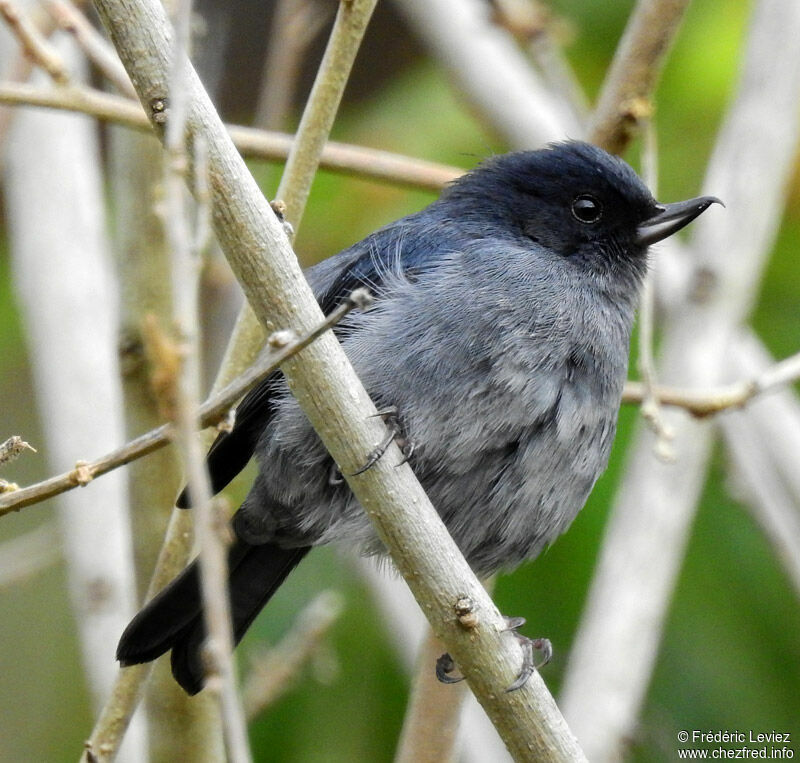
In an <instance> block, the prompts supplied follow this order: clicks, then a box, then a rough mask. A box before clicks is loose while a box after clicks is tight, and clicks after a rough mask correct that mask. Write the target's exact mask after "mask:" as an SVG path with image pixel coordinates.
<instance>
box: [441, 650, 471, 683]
mask: <svg viewBox="0 0 800 763" xmlns="http://www.w3.org/2000/svg"><path fill="white" fill-rule="evenodd" d="M455 669H456V663H455V662H454V660H453V658H452V657H451V656H450V654H449V652H445V653H444V654H443V655H442V656H441V657H439V659H438V660H436V678H437V679H438V680H439V682H440V683H443V684H457V683H458V682H459V681H463V680H464V676H451V675H450V674H451V673H452V672H453V671H454V670H455Z"/></svg>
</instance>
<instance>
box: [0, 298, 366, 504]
mask: <svg viewBox="0 0 800 763" xmlns="http://www.w3.org/2000/svg"><path fill="white" fill-rule="evenodd" d="M368 304H369V297H368V295H366V294H365V292H364V291H362V290H359V291H355V292H353V293H352V294H351V295H350V299H349V300H348V301H346V302H343V303H342V304H341V305H340V306H339V307H337V308H336V309H335V310H334V311H333V312H331V314H330V315H329V316H328V317H327V318H326V319H325V320H324V321H323V322H322V323H320V324H319V325H318V326H317V327H316V328H314V329H313V330H311V331H309V332H308V333H307V334H306V335H305V336H303V337H302V338H300V339H298V340H296V341H294V342H290V343H289V344H283V346H281V348H280V349H279V350H278V351H276V352H274V353H270V354H269V355H267V356H266V357H265V358H264V359H263V360H262V361H261V362H259V363H256V364H255V365H254V366H252V367H251V368H249V369H248V370H247V371H245V372H244V373H243V374H242V375H241V376H239V377H237V378H236V379H235V380H234V381H232V382H231V383H230V384H229V385H227V386H226V387H225V388H224V389H222V390H220V391H219V392H218V393H217V394H215V395H214V396H213V397H212V398H210V399H209V400H207V401H206V402H205V403H203V405H201V406H200V408H199V410H198V411H197V416H196V418H197V422H198V426H199V427H200V428H201V429H202V428H205V427H210V426H216V425H217V424H219V423H220V422H221V421H222V420H223V419H224V418H225V417H226V416H227V414H228V411H229V410H230V409H231V408H232V407H233V406H234V405H235V404H236V402H237V401H238V400H239V398H241V397H242V395H243V394H244V393H245V392H247V391H248V390H249V389H251V388H252V387H254V386H255V385H256V384H258V383H259V382H260V381H262V380H264V379H266V378H267V377H268V376H269V375H270V374H272V373H274V372H275V371H276V370H277V369H278V368H279V367H280V365H281V364H282V363H284V362H285V361H286V360H287V359H289V358H291V357H292V356H293V355H295V354H296V353H298V352H300V350H302V349H304V348H305V347H308V345H310V344H311V343H312V342H313V341H314V340H315V339H317V338H318V337H320V336H321V335H322V334H324V333H325V332H326V331H328V330H329V329H331V328H332V327H333V326H335V325H336V324H337V323H338V322H339V321H341V320H342V318H344V316H345V315H346V314H347V313H348V312H349V311H350V310H352V309H353V308H355V307H358V308H360V309H364V308H365V307H366V306H367V305H368ZM281 333H282V332H278V339H277V341H278V343H280V342H281V341H283V340H281V336H280V335H281ZM174 436H175V435H174V429H173V426H172V425H171V424H164V425H162V426H160V427H158V428H157V429H153V430H151V431H150V432H145V434H142V435H139V437H137V438H135V439H133V440H131V441H130V442H128V443H126V444H125V445H123V446H122V447H120V448H117V449H116V450H113V451H111V453H107V454H106V455H105V456H101V457H100V458H98V459H95V460H94V461H79V462H78V464H77V465H76V467H75V469H73V470H72V471H69V472H65V473H64V474H59V475H56V476H55V477H50V478H49V479H46V480H43V481H42V482H37V483H36V484H35V485H30V486H29V487H25V488H20V489H19V490H15V491H12V492H8V493H4V494H2V495H0V517H2V516H4V515H5V514H9V513H10V512H12V511H19V510H20V509H22V508H25V507H26V506H30V505H32V504H34V503H41V502H42V501H45V500H47V499H48V498H52V497H53V496H56V495H59V494H60V493H65V492H66V491H67V490H72V489H73V488H76V487H83V486H84V485H88V484H89V482H91V481H92V480H93V479H94V478H95V477H99V476H101V475H103V474H106V473H107V472H110V471H112V470H113V469H116V468H118V467H120V466H124V465H125V464H128V463H130V462H131V461H134V460H135V459H137V458H142V457H143V456H146V455H147V454H148V453H152V452H153V451H154V450H158V449H159V448H163V447H164V446H165V445H169V443H171V442H172V440H173V439H174Z"/></svg>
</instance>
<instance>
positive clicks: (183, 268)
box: [164, 0, 252, 763]
mask: <svg viewBox="0 0 800 763" xmlns="http://www.w3.org/2000/svg"><path fill="white" fill-rule="evenodd" d="M191 17H192V0H180V1H179V2H178V3H176V5H175V8H174V24H175V35H174V41H173V45H172V61H171V67H170V73H169V93H170V97H169V118H168V119H167V124H166V130H165V137H164V149H165V151H164V186H165V211H166V214H165V220H164V223H165V233H166V238H167V242H168V245H169V250H170V255H171V257H170V261H171V281H172V283H171V286H172V304H173V312H172V318H173V322H174V324H175V330H176V333H177V337H178V342H179V343H180V345H179V346H180V354H179V364H178V374H177V379H176V392H177V394H176V397H175V400H176V403H177V407H176V416H175V424H176V431H177V433H178V436H179V441H180V445H181V452H182V455H183V463H184V467H185V470H186V476H187V484H188V489H189V495H190V496H191V497H192V504H193V508H194V511H193V513H192V516H193V518H194V527H195V537H196V538H197V541H198V546H199V551H198V562H199V571H200V592H201V595H202V602H203V619H204V622H205V626H206V631H207V639H206V642H205V644H204V647H203V657H204V662H205V673H206V676H207V686H208V689H209V692H210V694H211V695H212V697H214V698H215V699H216V700H217V703H218V705H217V710H218V713H219V715H218V717H219V719H220V721H221V725H222V734H223V739H224V741H225V748H226V752H227V757H228V759H229V760H230V761H232V763H251V761H252V755H251V753H250V745H249V742H248V738H247V726H246V722H245V718H244V713H243V712H242V706H241V702H240V697H239V693H238V690H237V686H236V674H235V671H234V664H233V630H232V623H231V605H230V595H229V591H228V556H227V545H228V543H226V540H227V536H223V532H222V531H223V529H224V526H220V523H219V520H218V516H217V514H218V513H219V512H218V508H217V502H216V501H214V499H213V498H212V494H211V478H210V477H209V474H208V468H207V467H206V463H205V453H204V450H203V447H202V443H201V441H200V440H199V439H198V438H197V437H195V436H194V434H195V417H194V410H195V409H196V408H197V406H198V404H199V402H200V384H201V381H200V342H199V309H198V275H199V272H200V268H199V262H200V247H201V246H202V245H203V244H205V240H206V236H205V231H203V230H197V231H192V228H191V227H190V225H191V224H190V219H189V218H190V213H191V211H192V210H191V207H192V205H191V204H190V203H189V199H188V198H187V197H188V192H187V190H186V185H187V184H188V185H189V186H190V187H192V188H193V189H194V190H195V195H196V198H197V205H196V207H197V208H196V210H195V214H196V220H197V225H198V226H200V227H203V223H204V221H205V220H206V218H207V216H208V209H207V207H208V202H209V194H208V191H207V188H208V182H209V181H208V166H207V162H206V150H205V141H204V140H203V138H202V136H195V139H194V141H193V142H192V143H191V144H190V145H191V148H192V156H191V157H190V156H189V155H188V152H187V137H188V131H187V127H186V124H187V118H188V111H189V93H188V90H187V88H186V86H185V81H186V79H187V78H188V76H189V73H188V71H187V68H186V66H185V65H184V60H187V61H188V56H189V45H190V27H191ZM190 171H192V172H193V175H192V176H191V177H190V174H189V173H190ZM193 234H194V235H193ZM218 528H219V531H218Z"/></svg>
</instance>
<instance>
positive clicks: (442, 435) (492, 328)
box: [117, 141, 721, 694]
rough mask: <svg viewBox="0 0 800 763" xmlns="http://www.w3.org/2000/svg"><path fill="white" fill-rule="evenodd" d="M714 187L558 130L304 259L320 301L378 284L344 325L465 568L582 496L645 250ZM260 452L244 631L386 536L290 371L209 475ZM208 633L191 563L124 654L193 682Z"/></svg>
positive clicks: (247, 515)
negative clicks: (695, 184) (160, 664)
mask: <svg viewBox="0 0 800 763" xmlns="http://www.w3.org/2000/svg"><path fill="white" fill-rule="evenodd" d="M714 203H721V202H720V201H719V199H717V198H715V197H713V196H700V197H697V198H692V199H689V200H688V201H683V202H676V203H670V204H662V203H659V202H657V201H656V200H655V199H654V197H653V196H652V194H651V193H650V191H649V190H648V188H647V186H646V185H645V184H644V182H643V181H642V180H641V179H640V178H639V177H638V176H637V175H636V173H635V172H634V170H633V169H632V168H631V167H630V166H629V165H628V164H627V163H625V162H624V161H623V160H622V159H620V158H618V157H615V156H612V155H610V154H608V153H606V152H605V151H603V150H602V149H600V148H598V147H596V146H594V145H591V144H588V143H584V142H580V141H565V142H560V143H554V144H550V145H548V146H546V147H545V148H542V149H538V150H532V151H520V152H512V153H507V154H500V155H496V156H492V157H490V158H488V159H486V160H485V161H483V162H482V163H480V164H479V165H478V166H477V167H475V168H474V169H473V170H471V171H469V172H467V173H466V174H464V175H463V176H461V177H459V178H457V179H456V180H455V181H453V182H452V183H451V184H450V185H449V186H447V187H446V188H445V189H444V191H443V192H442V193H441V195H440V197H439V198H438V199H437V200H435V201H434V202H433V203H431V204H430V205H429V206H427V207H426V208H424V209H422V210H421V211H419V212H417V213H415V214H411V215H409V216H407V217H404V218H402V219H400V220H397V221H395V222H392V223H390V224H389V225H386V226H385V227H383V228H381V229H379V230H377V231H376V232H374V233H372V234H370V235H368V236H367V237H366V238H364V239H363V240H362V241H360V242H358V243H356V244H354V245H352V246H350V247H349V248H347V249H345V250H343V251H342V252H340V253H339V254H337V255H335V256H333V257H330V258H329V259H327V260H323V261H322V262H320V263H319V264H317V265H315V266H313V267H311V268H309V269H308V270H307V271H306V277H307V279H308V282H309V284H310V286H311V288H312V290H313V292H314V295H315V297H316V299H317V301H318V303H319V305H320V306H321V308H322V309H323V311H325V312H326V313H327V312H330V311H331V310H332V309H334V308H335V307H336V306H337V305H338V304H340V303H341V302H342V301H343V300H345V299H347V298H348V295H349V294H350V293H351V292H353V291H354V290H355V289H357V288H360V287H367V288H368V289H370V290H371V292H372V294H373V296H374V306H373V307H372V308H371V309H370V310H368V311H366V312H351V313H350V314H348V316H347V317H346V318H345V319H344V320H343V321H342V322H341V323H340V324H339V325H338V326H337V327H336V328H335V334H336V335H337V337H338V339H339V341H340V342H341V344H342V346H343V348H344V350H345V352H346V354H347V356H348V358H349V360H350V362H351V363H352V365H353V367H354V368H355V370H356V372H357V373H358V375H359V377H360V378H361V380H362V382H363V384H364V387H365V389H366V390H367V392H368V393H369V394H370V396H371V398H372V400H373V401H374V402H375V404H376V406H377V407H378V408H379V409H381V410H384V411H390V412H391V413H389V414H387V426H389V427H390V430H391V434H392V435H396V436H397V437H398V438H399V440H400V441H401V442H402V443H403V444H404V446H405V447H404V453H405V456H404V457H405V458H407V459H408V460H409V461H410V464H411V466H412V468H413V470H414V472H415V474H416V476H417V478H418V479H419V481H420V482H421V484H422V485H423V487H424V488H425V490H426V492H427V494H428V496H429V497H430V499H431V501H432V503H433V505H434V506H435V507H436V509H437V511H438V513H439V515H440V516H441V518H442V519H443V521H444V524H445V525H446V527H447V529H448V531H449V532H450V534H451V535H452V537H453V539H454V540H455V542H456V543H457V544H458V546H459V548H460V550H461V552H462V553H463V554H464V556H465V558H466V560H467V561H468V563H469V564H470V565H471V567H472V568H473V570H474V571H475V572H476V573H477V574H479V575H481V576H488V575H490V574H493V573H496V572H498V571H505V570H510V569H513V568H514V567H516V566H518V565H519V564H521V563H522V562H524V561H526V560H529V559H533V558H534V557H536V556H537V554H539V552H540V551H542V549H544V548H545V547H546V546H547V545H549V544H550V543H552V542H553V541H554V540H555V539H556V538H557V537H558V536H559V535H561V534H562V533H563V532H564V531H565V530H566V529H567V527H568V526H569V525H570V524H571V522H572V521H573V519H574V518H575V516H576V515H577V513H578V512H579V510H580V509H581V508H582V507H583V505H584V503H585V502H586V499H587V497H588V496H589V493H590V492H591V490H592V487H593V486H594V484H595V481H596V480H597V479H598V477H599V476H600V475H601V474H602V472H603V471H604V469H605V467H606V464H607V462H608V457H609V452H610V450H611V445H612V442H613V440H614V435H615V430H616V423H617V416H618V412H619V407H620V403H621V397H622V389H623V385H624V382H625V379H626V376H627V367H628V350H629V341H630V335H631V330H632V327H633V323H634V315H635V311H636V306H637V302H638V298H639V293H640V288H641V285H642V281H643V279H644V277H645V274H646V272H647V267H648V251H649V247H650V245H651V244H655V243H656V242H658V241H661V240H662V239H664V238H666V237H667V236H670V235H671V234H673V233H675V232H676V231H678V230H680V229H681V228H683V227H684V226H686V225H688V224H689V223H690V222H691V221H692V220H694V219H695V218H696V217H697V216H698V215H700V214H702V213H703V212H704V211H705V210H706V209H707V208H708V207H709V206H711V205H712V204H714ZM389 419H391V421H389ZM378 456H380V453H377V454H376V455H375V456H374V457H378ZM253 457H254V458H255V461H256V463H257V466H258V470H257V476H256V477H255V480H254V482H253V484H252V487H251V488H250V490H249V492H248V494H247V496H246V497H245V499H244V502H243V503H242V505H241V507H240V508H239V509H238V510H237V511H236V513H235V514H234V516H233V518H232V520H231V526H232V531H233V532H232V535H233V538H234V540H233V543H232V545H231V547H230V549H229V555H228V562H229V592H230V602H231V617H232V627H233V637H234V642H235V643H237V644H238V642H239V641H240V640H241V638H242V637H243V635H244V633H245V631H246V630H247V629H248V628H249V627H250V625H251V624H252V622H253V620H254V619H255V617H256V615H258V613H259V612H260V611H261V610H262V609H263V608H264V606H265V605H266V604H267V602H268V601H269V599H270V597H271V596H272V595H273V594H274V593H275V591H276V590H277V588H278V587H279V586H280V585H281V583H283V581H284V580H285V579H286V577H287V576H288V575H289V574H290V573H291V572H292V570H293V569H294V568H295V567H296V566H297V565H298V564H299V563H300V562H301V561H302V559H303V558H304V557H305V556H306V554H307V553H308V552H309V551H310V550H312V549H313V548H314V547H316V546H319V545H323V544H328V543H334V544H342V545H346V546H347V547H348V548H355V549H357V550H358V551H359V552H360V553H362V554H365V555H381V554H385V553H386V550H385V548H384V547H383V546H382V544H381V542H380V541H379V539H378V537H377V535H376V534H375V531H374V530H373V528H372V526H371V524H370V522H369V520H368V518H367V516H366V514H365V513H364V511H363V510H362V508H361V506H360V505H359V504H358V502H357V500H356V499H355V497H354V496H353V494H352V493H351V491H350V489H349V487H348V486H347V483H346V481H345V480H344V479H342V478H341V476H340V474H339V473H338V471H337V467H336V464H335V463H334V462H333V459H332V458H331V456H330V455H329V454H328V452H327V451H326V450H325V448H324V446H323V445H322V443H321V441H320V439H319V437H318V436H317V434H316V433H315V431H314V430H313V428H312V427H311V425H310V424H309V422H308V420H307V419H306V418H305V416H304V414H303V413H302V411H301V409H300V407H299V405H298V404H297V402H296V400H295V399H294V398H293V397H292V396H291V394H290V393H289V391H288V387H287V384H286V381H285V379H284V378H283V377H282V375H281V374H280V372H275V373H274V374H273V375H271V376H270V377H268V378H267V379H266V380H265V381H263V382H262V383H260V384H259V385H258V386H256V387H255V388H254V389H253V390H252V391H250V392H249V393H248V394H247V395H246V396H245V397H244V399H243V400H242V401H241V403H240V404H239V406H238V407H237V409H236V413H235V423H234V426H233V428H232V429H231V430H230V431H229V432H222V433H220V434H219V435H218V437H217V439H216V440H215V441H214V443H213V445H212V446H211V448H210V450H209V452H208V456H207V464H208V470H209V475H210V480H211V485H212V489H213V492H214V493H217V492H219V491H220V490H222V489H223V488H224V487H225V486H226V485H227V484H228V483H229V482H230V480H231V479H233V477H234V476H236V474H238V473H239V472H240V471H241V470H242V469H243V468H244V466H245V465H246V464H247V463H248V462H249V461H250V459H251V458H253ZM368 466H369V462H367V463H366V464H365V468H367V467H368ZM190 503H191V501H190V496H189V494H188V492H187V490H186V489H184V491H183V493H182V494H181V495H180V496H179V498H178V501H177V505H178V506H181V507H187V506H189V504H190ZM205 637H206V628H205V623H204V620H203V604H202V596H201V593H200V584H199V575H198V567H197V562H196V561H195V562H193V563H191V564H190V565H189V566H188V567H187V568H186V569H185V570H184V571H183V572H182V573H181V574H179V576H178V577H177V578H176V579H175V580H174V581H173V582H172V583H170V584H169V585H168V586H167V587H166V588H165V589H163V590H162V591H161V592H160V593H159V594H157V595H156V596H155V597H154V598H153V599H152V600H150V602H149V603H147V604H146V605H145V606H144V608H143V609H142V610H141V611H140V612H139V613H138V614H137V615H136V616H135V617H134V618H133V620H132V621H131V622H130V624H129V625H128V627H127V628H126V629H125V631H124V633H123V635H122V637H121V639H120V642H119V646H118V649H117V659H118V660H119V662H120V664H121V665H123V666H126V665H132V664H137V663H143V662H149V661H151V660H154V659H155V658H157V657H159V656H160V655H162V654H164V653H166V652H167V651H169V650H171V665H172V672H173V675H174V677H175V679H176V680H177V682H178V683H179V684H180V685H181V686H182V687H183V688H184V690H185V691H186V692H187V693H188V694H196V693H197V692H199V691H200V690H201V689H202V688H203V685H204V678H205V670H204V663H203V659H202V647H203V643H204V639H205ZM437 672H438V671H437ZM521 675H522V674H521ZM440 678H442V676H441V675H440Z"/></svg>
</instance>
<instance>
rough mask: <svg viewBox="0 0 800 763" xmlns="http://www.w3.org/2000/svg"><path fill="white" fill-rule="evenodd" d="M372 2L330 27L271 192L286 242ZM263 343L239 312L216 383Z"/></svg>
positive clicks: (342, 10)
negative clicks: (283, 224) (284, 224)
mask: <svg viewBox="0 0 800 763" xmlns="http://www.w3.org/2000/svg"><path fill="white" fill-rule="evenodd" d="M376 1H377V0H353V1H352V2H341V3H340V4H339V10H338V12H337V14H336V18H335V19H334V22H333V29H332V30H331V34H330V38H329V39H328V44H327V46H326V47H325V55H324V56H323V58H322V62H321V63H320V66H319V70H318V71H317V76H316V77H315V79H314V85H313V87H312V89H311V93H310V95H309V97H308V102H307V103H306V106H305V109H303V116H302V117H301V119H300V125H299V126H298V129H297V134H296V135H295V137H294V140H293V141H292V145H291V149H290V151H289V154H288V156H287V159H286V166H285V168H284V171H283V176H282V177H281V182H280V184H279V186H278V190H277V192H276V199H277V200H278V202H279V203H280V204H281V205H282V210H283V211H282V212H281V216H282V217H284V218H285V219H286V221H287V222H288V223H289V231H290V233H289V241H290V242H291V241H293V240H294V234H295V232H296V230H297V228H298V226H299V225H300V221H301V220H302V218H303V212H304V211H305V207H306V201H307V200H308V195H309V193H310V192H311V184H312V183H313V181H314V176H315V175H316V173H317V169H318V168H319V164H320V158H321V157H322V153H323V149H324V148H325V144H326V142H327V140H328V137H329V135H330V131H331V128H332V127H333V122H334V120H335V119H336V113H337V112H338V110H339V104H340V103H341V100H342V95H343V94H344V88H345V85H346V84H347V79H348V77H349V75H350V70H351V69H352V66H353V62H354V61H355V57H356V54H357V53H358V49H359V47H360V45H361V40H362V38H363V36H364V32H365V31H366V28H367V23H368V22H369V19H370V17H371V16H372V12H373V10H374V9H375V3H376ZM263 342H264V332H263V330H262V329H261V327H260V325H259V322H258V318H256V316H255V314H254V312H253V310H252V308H251V307H250V305H249V304H248V303H247V302H245V304H244V305H243V306H242V309H241V311H240V312H239V316H238V317H237V320H236V325H235V326H234V329H233V335H232V336H231V338H230V340H229V342H228V346H227V347H226V348H225V356H224V358H223V360H222V365H221V368H220V371H219V375H218V376H217V379H216V383H217V384H222V383H225V382H226V381H227V380H228V379H229V378H230V377H231V376H232V375H234V374H236V373H237V372H238V371H239V370H240V369H241V368H243V367H247V366H249V365H250V363H252V361H253V358H255V356H256V355H257V354H258V352H259V350H260V349H261V345H262V344H263Z"/></svg>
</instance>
